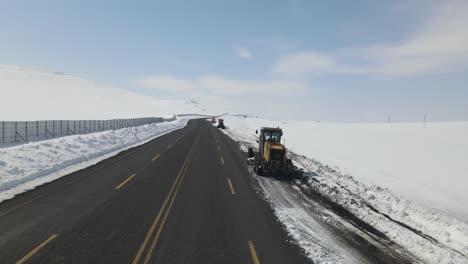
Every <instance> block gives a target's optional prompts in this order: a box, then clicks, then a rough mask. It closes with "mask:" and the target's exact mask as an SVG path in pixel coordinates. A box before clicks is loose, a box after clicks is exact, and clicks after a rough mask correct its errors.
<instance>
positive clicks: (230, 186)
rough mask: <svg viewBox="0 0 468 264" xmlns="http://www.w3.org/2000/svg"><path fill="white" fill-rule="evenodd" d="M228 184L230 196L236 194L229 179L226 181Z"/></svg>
mask: <svg viewBox="0 0 468 264" xmlns="http://www.w3.org/2000/svg"><path fill="white" fill-rule="evenodd" d="M227 181H228V184H229V189H231V193H232V195H234V194H236V191H234V186H233V185H232V182H231V179H229V178H228V179H227Z"/></svg>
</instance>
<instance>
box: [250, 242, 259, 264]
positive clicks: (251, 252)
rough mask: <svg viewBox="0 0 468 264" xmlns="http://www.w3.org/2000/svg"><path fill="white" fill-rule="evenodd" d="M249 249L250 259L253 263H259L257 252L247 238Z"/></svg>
mask: <svg viewBox="0 0 468 264" xmlns="http://www.w3.org/2000/svg"><path fill="white" fill-rule="evenodd" d="M248 243H249V249H250V255H252V261H253V263H254V264H260V260H258V256H257V252H256V251H255V247H254V244H253V242H252V241H251V240H249V242H248Z"/></svg>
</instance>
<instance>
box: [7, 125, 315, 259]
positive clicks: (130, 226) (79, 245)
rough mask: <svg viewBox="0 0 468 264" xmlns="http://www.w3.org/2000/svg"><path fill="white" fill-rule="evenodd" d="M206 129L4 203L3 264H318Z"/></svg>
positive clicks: (219, 138)
mask: <svg viewBox="0 0 468 264" xmlns="http://www.w3.org/2000/svg"><path fill="white" fill-rule="evenodd" d="M244 155H245V154H243V153H242V152H240V151H239V150H238V148H237V146H236V145H235V144H234V142H233V141H231V140H230V139H229V138H228V137H227V136H225V135H224V134H222V133H221V132H219V131H218V130H217V129H216V128H214V127H212V126H211V125H210V124H208V123H207V122H206V121H203V120H193V121H190V122H189V124H188V126H187V127H185V128H184V129H180V130H177V131H175V132H172V133H170V134H167V135H164V136H162V137H159V138H158V139H156V140H153V141H151V142H149V143H147V144H145V145H142V146H140V147H137V148H134V149H130V150H128V151H125V152H122V153H120V154H119V155H117V156H114V157H112V158H110V159H108V160H105V161H103V162H100V163H98V164H97V165H95V166H92V167H90V168H88V169H85V170H82V171H79V172H76V173H73V174H70V175H68V176H65V177H62V178H60V179H58V180H56V181H54V182H52V183H49V184H45V185H43V186H41V187H39V188H37V189H35V190H32V191H29V192H26V193H24V194H22V195H19V196H17V197H15V198H14V199H12V200H8V201H5V202H3V203H1V204H0V263H2V264H3V263H47V264H49V263H309V260H308V259H307V258H306V257H305V256H304V255H303V253H301V250H300V249H299V247H297V246H295V245H294V244H292V243H290V242H288V240H290V238H288V235H287V233H286V231H285V230H284V229H283V227H282V225H281V224H280V223H279V222H277V220H276V219H275V217H274V213H273V211H272V209H271V207H270V206H269V204H268V203H266V202H265V201H264V200H262V199H261V198H260V197H259V195H258V194H257V192H256V190H255V188H253V185H252V182H253V181H252V178H251V176H250V174H249V172H248V169H247V167H246V164H245V156H244Z"/></svg>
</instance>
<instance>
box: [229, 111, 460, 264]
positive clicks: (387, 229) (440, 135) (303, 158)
mask: <svg viewBox="0 0 468 264" xmlns="http://www.w3.org/2000/svg"><path fill="white" fill-rule="evenodd" d="M223 118H224V119H225V124H226V126H227V130H225V132H226V133H227V134H228V135H229V136H231V137H233V138H234V139H236V140H237V141H238V142H240V143H241V149H244V150H246V148H247V147H248V146H255V145H256V144H257V143H256V142H255V140H256V135H255V130H256V129H259V128H260V127H261V126H269V127H277V126H279V127H281V128H282V129H283V131H284V138H285V139H286V146H287V147H288V150H289V151H290V153H291V154H292V156H293V158H294V161H295V162H297V163H298V164H300V165H302V166H303V167H304V168H305V170H306V171H308V172H309V173H306V175H307V176H308V177H306V179H305V180H297V181H296V182H295V186H296V187H297V189H298V190H300V192H302V193H305V194H307V193H308V192H314V193H319V194H321V195H323V196H324V197H326V198H327V199H329V200H330V201H332V202H334V203H336V204H339V205H340V206H342V207H343V208H345V209H346V210H348V211H349V212H351V213H352V214H353V215H355V216H357V217H358V218H359V219H361V220H363V221H364V222H365V223H367V224H369V225H371V226H372V227H374V228H376V229H377V230H379V231H380V232H382V233H383V234H385V235H386V236H387V237H388V238H389V239H390V240H391V241H393V242H395V243H396V244H398V245H400V246H402V247H403V248H405V249H406V250H407V251H408V252H410V253H411V254H412V255H414V256H415V257H417V258H418V259H419V260H421V261H422V262H423V263H468V224H467V222H468V207H467V204H468V192H466V186H468V181H467V178H466V177H465V176H464V175H466V171H468V163H467V162H466V160H468V156H467V155H468V138H467V137H468V136H467V135H468V123H463V122H460V123H429V124H427V125H426V127H424V126H423V124H333V123H331V124H327V123H316V122H285V121H275V120H268V119H263V118H252V117H240V116H224V117H223ZM259 181H261V182H260V183H261V185H262V186H265V184H266V183H265V182H262V180H261V179H259ZM266 190H267V191H269V189H268V188H267V189H266ZM275 190H277V189H275ZM292 190H294V189H293V188H292ZM275 192H277V191H275ZM267 195H268V196H270V197H275V195H276V196H277V195H278V194H276V193H267ZM281 195H283V196H284V195H285V194H284V192H283V193H282V194H281ZM290 195H294V194H293V193H291V194H290ZM296 195H297V194H296ZM291 197H292V196H291ZM291 197H290V199H291V200H293V199H292V198H291ZM282 199H283V200H284V199H285V198H284V197H283V198H282ZM273 200H275V199H273ZM276 200H277V199H276ZM275 206H276V208H274V209H275V211H276V212H277V215H278V218H279V219H280V220H282V221H283V223H284V224H285V226H287V227H288V230H289V231H290V232H292V233H293V237H294V236H296V237H297V235H298V234H299V233H298V232H296V231H295V230H296V229H300V228H301V226H308V224H309V223H307V221H313V220H312V219H309V220H307V219H303V217H302V216H301V218H297V219H296V218H294V217H293V215H289V216H288V217H285V215H284V212H285V210H286V211H291V210H292V208H291V205H288V206H287V208H283V205H282V204H281V203H275V204H273V207H275ZM296 206H297V208H296V209H298V208H299V207H301V205H300V204H297V205H296ZM293 218H294V219H293ZM301 232H302V234H304V233H307V232H308V230H307V229H303V230H302V231H301ZM301 232H300V233H301ZM301 238H304V236H303V235H302V236H299V241H298V242H299V244H300V245H309V246H304V249H305V250H306V252H309V255H310V256H312V257H311V258H312V260H314V261H316V262H319V263H321V262H323V261H320V258H319V259H317V258H314V256H315V257H317V256H318V255H320V254H321V253H320V252H321V251H320V248H317V247H311V246H310V242H311V241H305V240H304V239H301ZM322 253H323V252H322ZM322 260H323V259H322Z"/></svg>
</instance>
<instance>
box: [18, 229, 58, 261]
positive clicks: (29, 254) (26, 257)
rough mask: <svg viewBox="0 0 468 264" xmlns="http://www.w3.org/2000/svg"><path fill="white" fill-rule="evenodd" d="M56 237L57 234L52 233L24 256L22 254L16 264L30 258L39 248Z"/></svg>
mask: <svg viewBox="0 0 468 264" xmlns="http://www.w3.org/2000/svg"><path fill="white" fill-rule="evenodd" d="M56 237H58V234H54V235H52V236H50V237H49V238H48V239H47V240H46V241H44V242H42V243H41V244H40V245H39V246H37V247H36V248H35V249H33V250H32V251H31V252H29V253H28V254H27V255H26V256H24V257H23V258H22V259H20V260H18V261H17V262H16V264H23V263H25V262H26V261H28V259H30V258H31V257H32V256H33V255H34V254H36V253H37V252H38V251H39V250H41V249H42V248H43V247H45V246H46V245H47V244H49V243H50V242H51V241H52V240H54V239H55V238H56Z"/></svg>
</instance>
